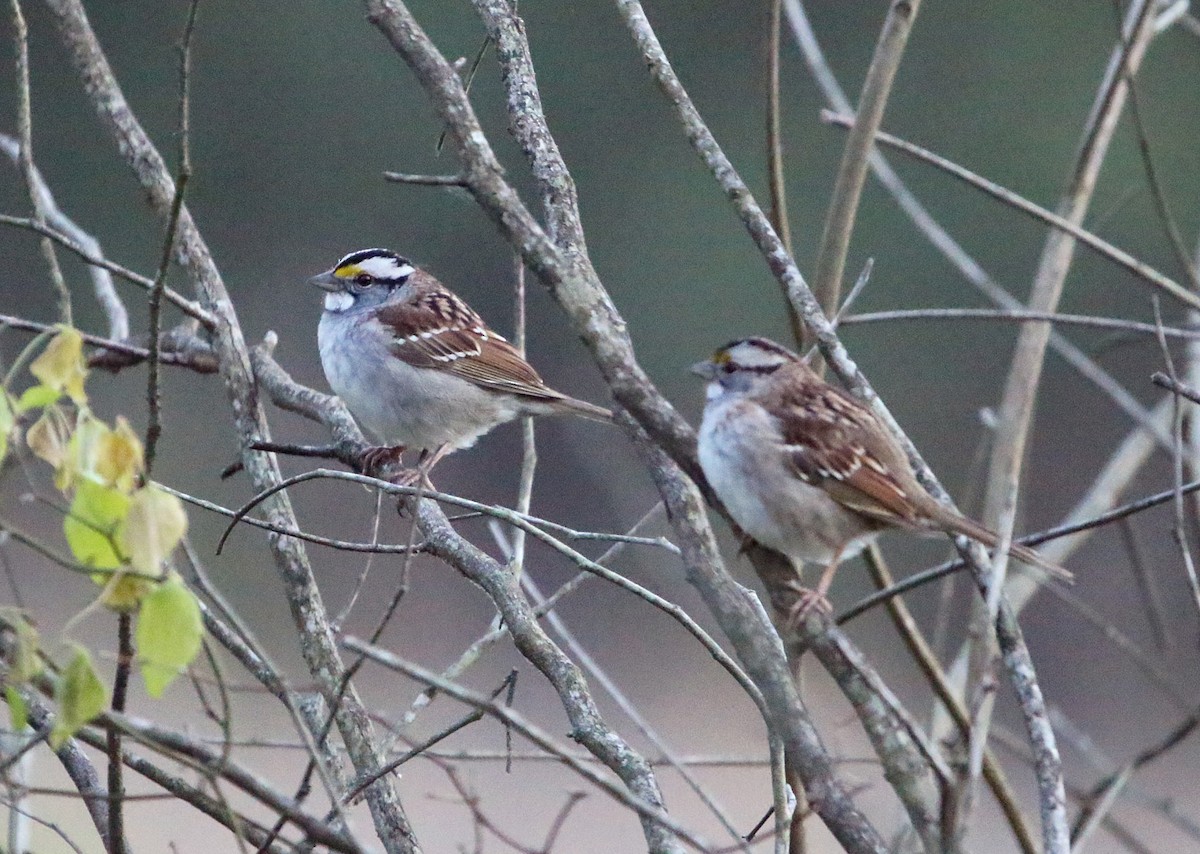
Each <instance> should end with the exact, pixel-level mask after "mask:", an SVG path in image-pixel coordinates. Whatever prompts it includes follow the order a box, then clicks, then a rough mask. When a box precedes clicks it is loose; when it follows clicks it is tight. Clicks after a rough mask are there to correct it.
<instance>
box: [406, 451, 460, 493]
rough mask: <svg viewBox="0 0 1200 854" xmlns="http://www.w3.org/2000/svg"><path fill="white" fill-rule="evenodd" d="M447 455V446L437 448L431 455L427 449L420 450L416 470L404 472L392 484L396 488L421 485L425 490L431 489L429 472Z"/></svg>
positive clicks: (431, 483)
mask: <svg viewBox="0 0 1200 854" xmlns="http://www.w3.org/2000/svg"><path fill="white" fill-rule="evenodd" d="M448 453H450V446H449V445H440V446H438V448H437V450H435V451H434V452H433V453H432V454H431V453H429V451H428V450H427V449H426V450H422V451H421V454H420V456H418V457H417V465H416V468H411V469H409V470H408V471H406V472H404V473H403V474H402V475H400V477H399V478H397V479H395V480H394V481H393V483H395V484H397V485H398V486H415V485H416V484H417V483H421V484H422V485H423V486H424V487H425V488H426V489H433V482H432V481H431V480H430V479H429V472H430V471H432V470H433V467H434V466H436V465H437V464H438V461H439V460H441V458H442V457H444V456H446V454H448Z"/></svg>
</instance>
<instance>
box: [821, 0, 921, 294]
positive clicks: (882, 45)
mask: <svg viewBox="0 0 1200 854" xmlns="http://www.w3.org/2000/svg"><path fill="white" fill-rule="evenodd" d="M920 7H921V3H920V0H893V2H892V3H890V4H889V6H888V13H887V17H886V18H885V19H884V22H883V28H882V30H881V31H880V33H879V41H878V43H877V44H876V45H875V52H874V54H873V55H872V56H871V65H870V66H869V67H868V68H867V76H866V78H865V79H864V81H863V88H862V93H861V94H860V95H859V99H858V111H857V115H856V117H855V120H854V124H853V126H852V127H851V129H850V134H849V136H848V137H847V138H846V147H845V149H843V151H842V161H841V164H840V165H839V166H838V173H837V178H836V179H835V180H834V184H833V192H832V194H831V197H830V200H829V210H828V211H827V212H826V214H825V227H824V229H823V231H822V233H821V246H820V249H819V250H818V252H817V266H816V273H815V274H814V275H813V285H812V289H813V294H815V295H816V298H817V301H818V302H819V303H820V304H821V308H822V310H823V311H824V312H825V314H826V315H827V316H829V317H832V316H833V315H834V313H835V312H836V311H837V306H838V301H839V299H840V296H841V290H842V276H843V275H844V274H845V269H846V254H847V253H848V252H849V250H850V235H851V234H852V233H853V231H854V220H855V218H856V217H857V214H858V201H859V198H860V197H861V196H862V188H863V185H864V184H865V183H866V180H867V168H868V165H869V164H868V158H869V157H870V153H871V148H872V147H873V146H874V145H875V141H874V137H875V132H876V131H877V130H878V129H879V126H880V124H882V122H883V111H884V107H885V106H886V105H887V100H888V96H889V95H891V92H892V82H893V81H894V80H895V78H896V72H897V71H898V70H899V68H900V59H901V57H903V56H904V48H905V46H906V45H907V44H908V34H909V33H910V32H912V26H913V20H914V19H915V18H916V17H917V11H918V10H919V9H920Z"/></svg>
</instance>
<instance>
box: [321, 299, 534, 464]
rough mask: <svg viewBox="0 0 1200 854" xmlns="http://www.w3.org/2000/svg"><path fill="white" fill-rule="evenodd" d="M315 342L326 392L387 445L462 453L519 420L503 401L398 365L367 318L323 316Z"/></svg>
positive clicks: (511, 405)
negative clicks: (330, 391) (484, 436)
mask: <svg viewBox="0 0 1200 854" xmlns="http://www.w3.org/2000/svg"><path fill="white" fill-rule="evenodd" d="M317 341H318V345H319V347H320V352H321V365H322V367H323V368H324V369H325V377H326V379H328V380H329V386H330V388H332V389H333V391H334V393H336V394H337V395H338V397H340V398H341V399H342V400H343V401H345V403H346V406H347V407H349V409H350V411H351V412H352V413H353V414H354V417H355V419H357V420H358V422H359V424H361V425H362V426H363V427H364V428H366V429H367V430H368V431H370V432H371V433H373V434H374V435H375V437H376V438H377V439H378V440H379V441H381V442H384V443H387V444H389V445H404V446H406V447H408V448H412V449H430V450H432V449H435V448H437V447H439V446H441V445H443V444H448V445H450V446H451V447H453V448H466V447H469V446H470V445H472V444H473V443H474V442H475V440H476V439H477V438H479V436H480V435H482V434H483V433H485V432H487V430H489V429H490V428H491V427H492V426H494V425H495V424H497V423H499V422H502V421H507V420H510V419H511V418H513V417H515V416H516V414H517V413H516V407H515V405H514V403H513V401H511V400H508V399H507V396H506V395H505V396H500V395H490V394H487V393H486V392H484V391H482V390H481V389H479V388H477V387H476V386H475V385H473V384H472V383H469V382H467V381H466V380H463V379H461V378H459V377H455V376H451V375H448V374H445V373H443V372H441V371H437V370H431V369H428V368H414V367H411V366H410V365H408V364H406V363H405V362H403V361H401V360H399V359H397V358H396V357H395V356H393V355H392V353H391V351H390V348H389V345H390V341H391V336H390V335H389V334H388V333H387V331H386V330H385V329H384V328H383V327H382V326H380V325H379V323H377V322H375V321H374V320H371V319H370V317H369V315H368V314H367V313H366V312H361V313H357V316H356V313H355V312H352V311H351V312H343V313H332V312H325V313H324V314H323V315H322V316H321V322H320V325H319V326H318V328H317Z"/></svg>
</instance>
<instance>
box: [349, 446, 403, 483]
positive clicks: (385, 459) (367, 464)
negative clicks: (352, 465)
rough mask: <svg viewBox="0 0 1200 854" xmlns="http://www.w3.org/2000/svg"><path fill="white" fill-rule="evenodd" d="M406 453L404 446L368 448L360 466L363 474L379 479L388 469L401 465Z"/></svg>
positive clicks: (363, 454)
mask: <svg viewBox="0 0 1200 854" xmlns="http://www.w3.org/2000/svg"><path fill="white" fill-rule="evenodd" d="M404 451H405V448H404V446H403V445H377V446H376V447H373V448H367V449H366V450H365V451H363V453H362V457H361V459H360V460H359V465H360V466H361V467H362V470H363V474H365V475H369V476H370V477H379V476H380V475H382V474H383V472H384V471H385V470H386V469H388V468H390V467H392V466H398V465H400V463H401V462H402V460H403V457H404Z"/></svg>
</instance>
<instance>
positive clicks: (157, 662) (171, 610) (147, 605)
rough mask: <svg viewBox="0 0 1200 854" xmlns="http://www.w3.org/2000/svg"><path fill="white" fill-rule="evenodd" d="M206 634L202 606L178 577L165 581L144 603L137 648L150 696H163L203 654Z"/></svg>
mask: <svg viewBox="0 0 1200 854" xmlns="http://www.w3.org/2000/svg"><path fill="white" fill-rule="evenodd" d="M203 635H204V629H203V624H202V622H201V619H200V605H199V604H198V603H197V602H196V597H195V595H194V594H193V593H192V591H190V590H188V589H187V587H186V586H184V584H183V582H182V581H181V580H180V579H179V577H178V576H172V577H171V578H169V579H167V580H166V581H164V582H163V583H162V584H160V585H159V586H158V589H157V590H155V591H154V592H153V593H151V594H150V595H149V596H147V597H146V598H145V599H144V600H143V601H142V608H141V610H140V611H139V612H138V624H137V649H138V661H139V662H140V665H141V671H142V680H143V681H144V682H145V683H146V693H147V694H149V695H150V696H151V697H155V698H158V697H161V696H162V692H163V691H164V690H165V689H166V687H167V686H168V685H170V684H171V682H172V681H173V680H174V679H175V677H176V676H178V675H179V674H180V673H181V672H183V670H184V668H186V667H187V666H188V665H189V664H191V663H192V660H193V659H194V658H195V657H196V655H197V653H199V652H200V640H201V638H202V637H203Z"/></svg>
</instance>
